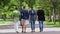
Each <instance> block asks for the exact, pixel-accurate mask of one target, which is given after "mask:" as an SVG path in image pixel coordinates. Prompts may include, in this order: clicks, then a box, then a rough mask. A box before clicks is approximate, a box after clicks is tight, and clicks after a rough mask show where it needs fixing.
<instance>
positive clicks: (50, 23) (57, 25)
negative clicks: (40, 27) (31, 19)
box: [45, 21, 60, 27]
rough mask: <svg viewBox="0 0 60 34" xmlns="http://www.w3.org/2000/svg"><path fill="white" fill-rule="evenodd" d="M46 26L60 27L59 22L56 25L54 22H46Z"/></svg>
mask: <svg viewBox="0 0 60 34" xmlns="http://www.w3.org/2000/svg"><path fill="white" fill-rule="evenodd" d="M45 24H47V25H50V26H53V27H60V25H59V22H58V21H56V24H54V23H53V22H49V21H45Z"/></svg>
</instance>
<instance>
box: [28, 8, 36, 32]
mask: <svg viewBox="0 0 60 34" xmlns="http://www.w3.org/2000/svg"><path fill="white" fill-rule="evenodd" d="M35 16H36V12H35V10H34V9H33V7H31V10H29V22H30V24H31V30H32V31H31V32H35V20H36V17H35Z"/></svg>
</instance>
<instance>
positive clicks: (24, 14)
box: [21, 6, 29, 33]
mask: <svg viewBox="0 0 60 34" xmlns="http://www.w3.org/2000/svg"><path fill="white" fill-rule="evenodd" d="M28 18H29V14H28V11H27V10H26V9H25V6H23V9H22V10H21V22H22V33H26V23H27V20H28Z"/></svg>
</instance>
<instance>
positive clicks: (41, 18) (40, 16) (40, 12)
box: [37, 7, 45, 32]
mask: <svg viewBox="0 0 60 34" xmlns="http://www.w3.org/2000/svg"><path fill="white" fill-rule="evenodd" d="M37 16H38V21H39V28H40V32H42V31H43V21H45V16H44V10H43V9H42V7H39V8H38V10H37Z"/></svg>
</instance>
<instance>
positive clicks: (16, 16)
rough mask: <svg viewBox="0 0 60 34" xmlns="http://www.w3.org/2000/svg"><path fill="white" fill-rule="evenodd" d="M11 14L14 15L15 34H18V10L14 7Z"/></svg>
mask: <svg viewBox="0 0 60 34" xmlns="http://www.w3.org/2000/svg"><path fill="white" fill-rule="evenodd" d="M13 14H14V20H13V22H14V28H15V30H16V32H17V33H18V27H19V24H20V23H19V22H18V21H19V11H18V8H17V7H16V8H15V10H14V11H13Z"/></svg>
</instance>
